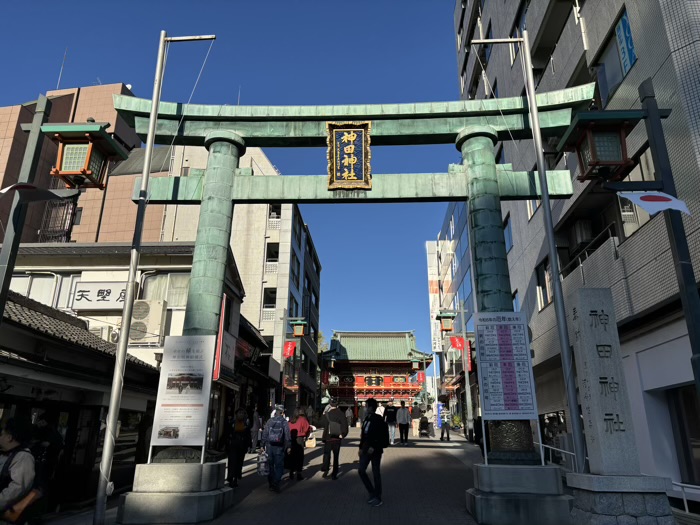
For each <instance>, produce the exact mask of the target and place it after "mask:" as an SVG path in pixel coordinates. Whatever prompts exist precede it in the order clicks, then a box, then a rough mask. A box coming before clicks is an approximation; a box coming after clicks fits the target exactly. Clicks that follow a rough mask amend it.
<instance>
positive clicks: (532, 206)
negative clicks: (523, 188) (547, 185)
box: [527, 199, 542, 220]
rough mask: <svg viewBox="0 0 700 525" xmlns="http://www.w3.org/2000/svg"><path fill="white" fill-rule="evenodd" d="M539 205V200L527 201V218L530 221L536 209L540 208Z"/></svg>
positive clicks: (540, 202)
mask: <svg viewBox="0 0 700 525" xmlns="http://www.w3.org/2000/svg"><path fill="white" fill-rule="evenodd" d="M540 204H542V201H541V200H540V199H532V200H529V201H527V218H528V220H529V219H532V216H533V215H534V214H535V212H536V211H537V209H538V208H539V207H540Z"/></svg>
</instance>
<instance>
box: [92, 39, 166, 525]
mask: <svg viewBox="0 0 700 525" xmlns="http://www.w3.org/2000/svg"><path fill="white" fill-rule="evenodd" d="M166 36H167V35H166V32H165V31H161V32H160V41H159V43H158V60H157V62H156V73H155V80H154V82H153V98H152V104H151V115H150V121H149V124H148V136H147V138H146V151H145V158H144V162H143V171H142V172H141V190H140V192H139V202H138V210H137V212H136V225H135V227H134V237H133V241H132V244H131V260H130V263H129V278H128V281H127V283H126V297H125V300H124V310H123V311H122V324H121V331H120V337H119V345H118V347H117V354H116V359H115V365H114V376H113V378H112V392H111V395H110V400H109V412H108V414H107V429H106V431H105V438H104V445H103V448H102V461H101V462H100V476H99V481H98V484H97V500H96V502H95V515H94V517H93V524H94V525H104V522H105V512H106V509H107V496H108V495H109V494H111V492H112V490H113V486H112V484H111V483H110V481H109V479H110V475H111V472H112V460H113V457H114V447H115V444H116V429H117V423H118V420H119V408H120V405H121V400H122V388H123V385H124V366H125V363H126V355H127V344H128V342H129V329H130V325H131V314H132V311H133V307H134V299H135V298H136V272H137V270H138V265H139V258H140V255H141V236H142V233H143V223H144V218H145V215H146V204H147V200H146V198H147V194H148V179H149V175H150V173H151V159H152V158H153V144H154V142H155V129H156V122H157V120H158V105H159V103H160V93H161V85H162V83H163V70H164V65H165V42H166Z"/></svg>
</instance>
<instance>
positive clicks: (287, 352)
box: [283, 341, 297, 359]
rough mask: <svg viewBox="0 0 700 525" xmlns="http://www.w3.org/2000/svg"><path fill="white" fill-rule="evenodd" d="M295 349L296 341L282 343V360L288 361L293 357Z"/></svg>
mask: <svg viewBox="0 0 700 525" xmlns="http://www.w3.org/2000/svg"><path fill="white" fill-rule="evenodd" d="M296 348H297V344H296V341H287V342H286V343H284V354H283V356H284V358H285V359H289V358H291V357H294V352H295V351H296Z"/></svg>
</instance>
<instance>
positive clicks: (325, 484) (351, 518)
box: [49, 428, 481, 525]
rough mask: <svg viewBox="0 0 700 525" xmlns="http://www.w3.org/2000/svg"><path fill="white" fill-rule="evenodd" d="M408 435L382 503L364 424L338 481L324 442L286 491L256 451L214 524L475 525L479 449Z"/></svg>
mask: <svg viewBox="0 0 700 525" xmlns="http://www.w3.org/2000/svg"><path fill="white" fill-rule="evenodd" d="M319 434H320V431H319ZM409 439H410V441H411V442H410V444H409V446H407V447H402V446H393V447H390V448H389V449H388V450H386V451H385V453H384V458H383V460H382V481H383V485H384V505H382V506H381V507H377V508H373V507H369V506H368V505H367V503H366V501H367V493H366V491H365V488H364V486H363V485H362V482H361V481H360V478H359V476H358V475H357V468H358V463H356V462H354V460H356V459H357V444H358V440H359V429H356V428H353V429H351V431H350V436H349V438H348V439H346V440H345V444H344V446H343V448H342V449H341V473H340V475H339V478H338V480H337V481H332V480H331V479H330V478H329V479H323V478H321V474H322V473H321V461H322V459H323V458H322V455H323V449H322V447H321V446H320V442H319V446H318V447H316V448H314V449H311V450H309V449H307V452H306V461H305V463H306V464H307V465H308V466H307V467H306V468H305V470H304V476H305V477H306V479H304V480H303V481H284V482H283V483H282V492H281V494H275V493H273V492H270V491H269V490H268V488H267V480H266V478H263V477H261V476H258V475H257V473H256V472H255V465H254V456H252V455H251V456H249V459H248V461H247V462H246V463H247V465H246V467H245V468H244V475H243V480H242V481H241V482H240V486H239V487H238V488H237V489H236V493H235V496H234V506H233V507H231V508H230V509H229V510H228V511H227V512H226V513H224V514H223V515H222V516H220V517H219V518H217V519H216V520H214V521H213V522H211V523H212V524H213V525H224V524H228V523H233V522H235V523H239V524H242V525H257V524H261V525H262V524H264V525H268V524H270V523H276V522H277V523H280V524H281V523H284V524H285V525H296V524H299V525H301V524H308V523H309V522H318V521H319V520H322V522H324V523H332V524H333V525H336V524H337V525H344V524H353V525H357V524H359V523H371V522H377V523H388V522H391V523H397V524H399V523H400V524H402V525H412V524H416V525H418V524H427V523H434V522H436V520H439V521H440V523H454V524H460V525H464V524H473V523H475V521H474V520H472V519H471V517H470V516H469V515H468V514H467V512H466V510H465V495H464V492H465V490H466V489H467V488H469V487H471V486H472V482H473V478H472V471H471V464H472V463H473V462H478V461H480V460H481V454H480V452H479V449H478V448H477V447H476V446H474V445H472V444H468V443H467V442H466V441H465V440H464V439H463V438H462V437H461V436H459V435H456V434H454V433H453V434H452V441H450V442H449V443H448V442H441V441H440V440H439V439H437V438H433V439H426V438H422V439H414V438H409ZM370 477H371V475H370ZM115 519H116V508H110V509H109V510H108V512H107V525H113V524H114V522H115ZM49 523H50V524H51V525H90V524H91V523H92V513H91V512H84V513H79V514H76V515H72V516H65V517H62V518H59V519H55V520H51V521H50V522H49Z"/></svg>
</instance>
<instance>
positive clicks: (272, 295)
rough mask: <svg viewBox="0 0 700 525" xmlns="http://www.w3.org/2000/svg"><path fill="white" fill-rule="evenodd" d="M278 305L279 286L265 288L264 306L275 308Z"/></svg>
mask: <svg viewBox="0 0 700 525" xmlns="http://www.w3.org/2000/svg"><path fill="white" fill-rule="evenodd" d="M276 306H277V288H264V289H263V308H265V309H269V308H275V307H276Z"/></svg>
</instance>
